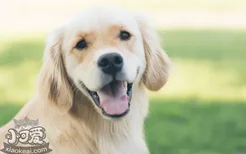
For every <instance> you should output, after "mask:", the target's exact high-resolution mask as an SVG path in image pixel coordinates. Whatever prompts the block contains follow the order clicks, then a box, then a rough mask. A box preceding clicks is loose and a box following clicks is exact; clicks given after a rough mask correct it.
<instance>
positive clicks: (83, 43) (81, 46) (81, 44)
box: [75, 39, 88, 50]
mask: <svg viewBox="0 0 246 154" xmlns="http://www.w3.org/2000/svg"><path fill="white" fill-rule="evenodd" d="M87 47H88V45H87V42H86V41H85V40H84V39H83V40H80V41H79V42H78V43H77V44H76V46H75V48H76V49H79V50H82V49H85V48H87Z"/></svg>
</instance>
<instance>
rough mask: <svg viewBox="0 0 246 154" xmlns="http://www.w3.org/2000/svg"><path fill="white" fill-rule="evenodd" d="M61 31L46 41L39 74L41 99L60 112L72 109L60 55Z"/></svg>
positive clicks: (69, 88) (71, 99)
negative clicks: (54, 106) (53, 105)
mask: <svg viewBox="0 0 246 154" xmlns="http://www.w3.org/2000/svg"><path fill="white" fill-rule="evenodd" d="M62 37H63V29H62V28H61V29H59V30H56V31H55V32H53V33H52V34H51V35H50V36H49V37H48V40H47V43H46V48H45V52H44V59H43V66H42V69H41V72H40V74H39V90H40V93H41V97H42V98H45V100H46V101H48V102H49V103H52V104H55V105H56V106H57V107H58V108H59V109H61V110H62V111H68V110H69V109H70V108H71V107H72V101H73V94H72V88H71V84H70V80H69V78H68V75H67V72H66V68H65V65H64V59H63V53H62V39H63V38H62Z"/></svg>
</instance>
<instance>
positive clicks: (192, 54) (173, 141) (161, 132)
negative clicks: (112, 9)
mask: <svg viewBox="0 0 246 154" xmlns="http://www.w3.org/2000/svg"><path fill="white" fill-rule="evenodd" d="M160 36H161V38H162V40H163V42H162V45H163V47H164V48H165V49H166V51H167V52H168V54H169V56H170V57H171V59H172V60H173V62H174V69H173V72H172V75H171V78H170V81H169V82H168V84H167V85H166V86H165V88H163V89H162V90H161V91H160V92H159V93H150V96H151V105H150V114H149V117H148V118H147V120H146V125H145V126H146V138H147V142H148V145H149V147H150V150H151V153H153V154H162V153H168V154H245V153H246V123H245V120H244V117H245V116H246V112H245V110H246V80H245V78H246V72H245V70H246V65H245V57H246V43H245V40H246V30H167V31H160ZM43 40H44V37H42V36H40V37H37V38H33V37H31V38H21V39H20V38H15V39H13V38H8V39H5V40H3V41H1V42H0V74H1V75H0V125H3V124H5V123H6V122H8V121H9V120H10V119H11V118H12V117H13V116H14V115H15V114H16V113H17V112H18V110H19V109H20V108H21V107H22V106H23V104H24V103H25V102H27V100H28V99H30V97H31V96H32V94H33V91H34V83H35V79H36V75H37V73H38V71H39V69H40V66H41V57H42V51H43V48H44V41H43Z"/></svg>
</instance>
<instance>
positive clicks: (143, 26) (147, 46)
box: [136, 16, 170, 91]
mask: <svg viewBox="0 0 246 154" xmlns="http://www.w3.org/2000/svg"><path fill="white" fill-rule="evenodd" d="M136 19H137V23H138V26H139V28H140V32H141V35H142V39H143V45H144V51H145V59H146V69H145V72H144V74H143V77H142V81H143V82H144V84H145V86H146V87H147V88H148V89H149V90H152V91H157V90H159V89H160V88H161V87H162V86H163V85H164V84H165V83H166V82H167V79H168V76H169V70H170V69H169V67H170V66H169V65H170V60H169V58H168V56H167V54H166V53H165V52H164V51H163V49H162V48H161V44H160V41H159V39H158V37H157V34H156V32H155V31H154V28H152V27H151V25H149V23H148V22H147V21H146V19H145V18H143V17H142V16H136Z"/></svg>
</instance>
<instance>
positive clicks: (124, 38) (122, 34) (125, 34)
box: [120, 30, 131, 41]
mask: <svg viewBox="0 0 246 154" xmlns="http://www.w3.org/2000/svg"><path fill="white" fill-rule="evenodd" d="M130 38H131V34H130V33H129V32H127V31H124V30H122V31H120V39H121V40H122V41H127V40H129V39H130Z"/></svg>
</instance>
